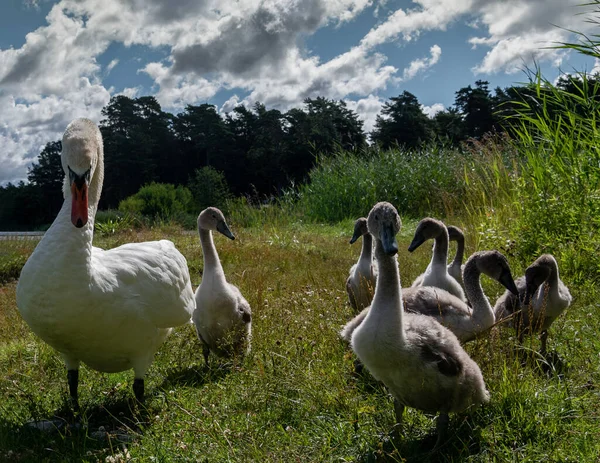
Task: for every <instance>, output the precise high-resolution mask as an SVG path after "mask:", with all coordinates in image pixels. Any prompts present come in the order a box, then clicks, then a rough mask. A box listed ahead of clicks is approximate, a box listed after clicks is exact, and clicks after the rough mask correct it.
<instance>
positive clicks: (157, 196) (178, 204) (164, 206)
mask: <svg viewBox="0 0 600 463" xmlns="http://www.w3.org/2000/svg"><path fill="white" fill-rule="evenodd" d="M191 205H192V194H191V193H190V191H189V190H188V189H187V188H185V187H183V186H178V187H175V186H173V185H171V184H168V183H151V184H149V185H145V186H143V187H142V188H140V191H138V192H137V193H136V194H135V195H133V196H130V197H129V198H126V199H124V200H123V201H121V202H120V203H119V211H121V212H125V213H129V214H133V215H143V216H145V217H148V218H150V219H153V220H159V221H169V220H171V219H172V218H173V217H175V216H176V215H178V214H182V213H185V212H186V211H188V210H189V208H190V207H191Z"/></svg>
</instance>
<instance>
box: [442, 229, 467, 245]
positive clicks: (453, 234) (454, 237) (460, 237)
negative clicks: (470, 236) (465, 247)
mask: <svg viewBox="0 0 600 463" xmlns="http://www.w3.org/2000/svg"><path fill="white" fill-rule="evenodd" d="M446 228H447V229H448V238H449V239H450V241H457V242H459V243H464V242H465V234H464V233H463V231H462V230H461V229H460V228H458V227H455V226H454V225H449V226H447V227H446Z"/></svg>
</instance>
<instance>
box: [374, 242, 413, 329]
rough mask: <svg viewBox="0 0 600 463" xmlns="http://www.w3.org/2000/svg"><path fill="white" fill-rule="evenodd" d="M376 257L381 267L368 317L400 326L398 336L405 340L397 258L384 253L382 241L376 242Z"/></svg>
mask: <svg viewBox="0 0 600 463" xmlns="http://www.w3.org/2000/svg"><path fill="white" fill-rule="evenodd" d="M375 257H376V258H377V264H378V266H379V274H378V275H377V285H376V286H375V295H374V297H373V303H372V304H371V310H370V311H369V314H368V317H371V316H372V317H377V318H378V319H379V320H381V321H382V322H383V323H386V324H389V325H390V326H398V327H399V332H398V336H399V338H400V340H403V339H404V327H403V325H402V313H403V310H404V308H403V306H402V288H401V286H400V272H399V270H398V260H397V258H396V256H388V255H387V254H386V253H385V252H384V251H383V246H382V245H381V241H379V240H376V245H375Z"/></svg>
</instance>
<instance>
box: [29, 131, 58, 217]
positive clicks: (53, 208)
mask: <svg viewBox="0 0 600 463" xmlns="http://www.w3.org/2000/svg"><path fill="white" fill-rule="evenodd" d="M61 151H62V143H61V142H60V141H53V142H49V143H47V144H46V146H45V147H44V149H43V150H42V152H41V153H40V154H39V156H38V162H37V163H35V164H33V165H32V166H31V167H30V168H29V169H28V172H27V180H29V183H30V184H32V185H34V186H36V187H37V188H38V189H39V190H40V194H41V197H42V202H41V204H40V205H41V206H42V207H43V211H40V212H41V213H42V215H43V217H44V218H45V221H46V222H51V221H52V220H53V219H54V217H55V216H56V214H58V211H59V210H60V207H61V205H62V203H63V192H62V187H63V180H64V177H65V173H64V171H63V168H62V164H61V161H60V153H61Z"/></svg>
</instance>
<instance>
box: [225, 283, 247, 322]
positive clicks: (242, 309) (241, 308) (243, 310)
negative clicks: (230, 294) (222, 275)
mask: <svg viewBox="0 0 600 463" xmlns="http://www.w3.org/2000/svg"><path fill="white" fill-rule="evenodd" d="M230 287H231V288H232V289H233V290H234V291H235V292H236V294H237V303H236V309H237V311H238V312H239V313H240V316H241V318H242V321H243V322H244V323H250V322H251V321H252V308H251V307H250V303H249V302H248V301H247V300H246V298H245V297H244V296H242V292H241V291H240V290H239V288H238V287H237V286H234V285H230Z"/></svg>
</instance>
